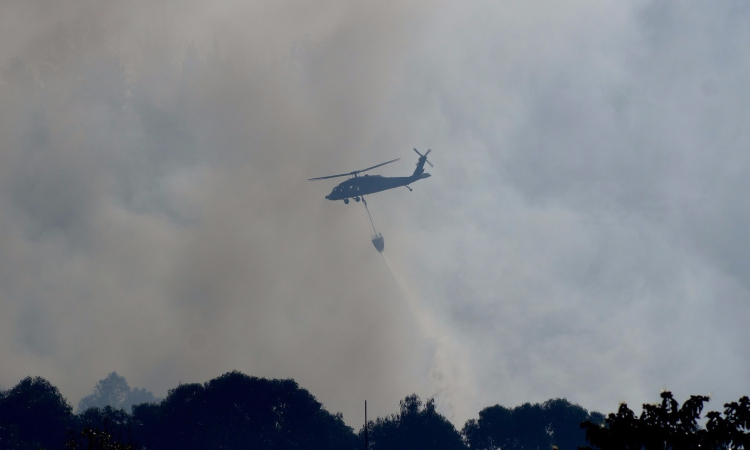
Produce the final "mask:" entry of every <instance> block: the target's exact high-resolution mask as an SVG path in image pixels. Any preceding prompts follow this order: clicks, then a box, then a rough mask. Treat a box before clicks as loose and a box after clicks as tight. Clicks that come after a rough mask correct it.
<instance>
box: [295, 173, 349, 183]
mask: <svg viewBox="0 0 750 450" xmlns="http://www.w3.org/2000/svg"><path fill="white" fill-rule="evenodd" d="M355 173H356V172H349V173H340V174H338V175H328V176H327V177H317V178H308V179H307V181H313V180H327V179H328V178H338V177H348V176H351V175H354V174H355Z"/></svg>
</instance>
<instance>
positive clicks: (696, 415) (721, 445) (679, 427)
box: [581, 391, 750, 450]
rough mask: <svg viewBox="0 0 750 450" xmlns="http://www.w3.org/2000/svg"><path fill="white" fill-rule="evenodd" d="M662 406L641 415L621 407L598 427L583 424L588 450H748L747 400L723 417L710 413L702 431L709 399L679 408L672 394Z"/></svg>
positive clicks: (665, 396) (749, 408)
mask: <svg viewBox="0 0 750 450" xmlns="http://www.w3.org/2000/svg"><path fill="white" fill-rule="evenodd" d="M661 399H662V401H661V403H657V404H653V405H649V404H645V405H643V411H642V412H641V415H640V416H638V417H636V415H635V413H634V412H633V411H631V410H630V408H628V405H626V404H624V403H623V404H622V405H620V408H619V409H618V411H617V413H612V414H609V415H608V416H607V420H606V423H605V424H604V425H599V424H595V423H591V422H584V423H583V424H581V428H583V429H584V430H586V439H587V440H588V442H589V445H590V447H587V448H589V449H591V448H596V449H601V450H610V449H611V450H629V449H638V450H640V449H646V450H650V449H660V450H662V449H696V450H697V449H701V450H704V449H728V448H732V449H750V434H748V431H750V399H748V397H742V398H741V399H740V400H739V401H738V402H731V403H727V404H725V405H724V413H723V414H722V413H718V412H709V413H708V414H706V416H705V417H706V418H707V419H708V420H707V422H706V426H705V428H704V427H702V426H701V423H700V421H701V412H702V411H703V405H704V403H706V402H708V400H709V399H708V397H706V396H702V395H693V396H691V397H690V398H689V399H688V400H687V401H686V402H685V403H683V404H682V406H680V405H679V403H678V402H677V401H676V400H675V399H674V398H673V397H672V393H671V392H668V391H667V392H662V394H661Z"/></svg>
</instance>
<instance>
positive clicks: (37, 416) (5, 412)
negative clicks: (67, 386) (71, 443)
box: [0, 377, 73, 449]
mask: <svg viewBox="0 0 750 450" xmlns="http://www.w3.org/2000/svg"><path fill="white" fill-rule="evenodd" d="M72 412H73V409H72V408H71V406H70V405H69V404H68V402H67V401H66V400H65V398H64V397H63V396H62V395H61V394H60V391H59V390H58V389H57V388H56V387H54V386H52V384H50V382H49V381H47V380H45V379H44V378H41V377H34V378H32V377H26V378H24V379H23V380H21V382H20V383H18V384H17V385H16V386H15V387H13V388H12V389H10V390H8V391H5V392H2V393H0V448H2V449H27V448H28V449H37V448H62V446H63V445H64V443H65V439H66V433H67V430H68V429H69V428H70V427H71V426H72V424H73V416H72Z"/></svg>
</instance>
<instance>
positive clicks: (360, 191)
mask: <svg viewBox="0 0 750 450" xmlns="http://www.w3.org/2000/svg"><path fill="white" fill-rule="evenodd" d="M430 176H431V175H430V174H429V173H419V174H416V173H415V174H414V175H412V176H410V177H384V176H382V175H364V176H358V177H353V178H349V179H348V180H346V181H344V182H342V183H340V184H339V185H338V186H336V187H335V188H333V190H332V191H331V193H330V194H328V195H326V198H327V199H328V200H344V199H348V198H357V197H362V196H363V195H369V194H374V193H376V192H381V191H385V190H388V189H394V188H397V187H401V186H407V187H408V186H409V185H410V184H411V183H413V182H415V181H418V180H421V179H424V178H429V177H430Z"/></svg>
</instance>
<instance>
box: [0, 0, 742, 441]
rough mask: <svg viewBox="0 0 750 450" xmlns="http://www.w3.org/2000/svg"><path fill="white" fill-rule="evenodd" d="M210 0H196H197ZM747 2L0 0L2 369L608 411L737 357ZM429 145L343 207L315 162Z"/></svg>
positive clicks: (380, 399) (73, 383)
mask: <svg viewBox="0 0 750 450" xmlns="http://www.w3.org/2000/svg"><path fill="white" fill-rule="evenodd" d="M209 3H210V6H209ZM747 23H750V5H749V4H748V3H747V2H744V1H739V0H735V1H732V0H719V1H715V2H710V3H707V2H697V1H685V2H667V1H645V0H642V1H631V2H623V1H601V0H597V1H593V0H589V1H584V0H579V1H571V2H563V3H561V2H554V1H541V0H540V1H528V0H508V1H502V2H497V1H476V2H469V3H467V2H448V1H443V2H439V1H429V2H428V1H424V2H418V1H412V2H401V1H381V2H362V1H339V0H329V1H323V0H321V1H303V0H297V1H293V0H288V1H270V0H269V1H253V2H247V1H239V0H236V1H230V0H226V1H218V2H208V3H207V2H201V1H171V0H163V1H145V0H142V1H132V2H117V1H107V0H64V1H51V0H46V1H45V0H37V1H25V0H8V1H5V2H3V3H2V5H1V6H0V40H1V41H2V42H3V46H2V47H1V48H0V66H2V82H0V361H2V364H0V385H2V386H5V387H10V386H13V385H14V384H15V383H17V382H18V380H20V379H21V378H22V377H24V376H26V375H41V376H44V377H46V378H48V379H49V380H50V381H51V382H52V383H53V384H55V385H56V386H58V387H59V388H60V389H61V391H62V393H63V394H64V395H65V396H66V397H67V398H68V399H69V400H70V401H71V403H72V404H76V403H77V402H78V400H79V399H80V398H81V397H82V396H84V395H87V394H89V393H91V391H92V390H93V387H94V385H95V384H96V382H97V381H98V380H99V379H102V378H104V377H105V376H106V375H107V374H108V373H110V372H112V371H117V372H118V373H119V374H121V375H123V376H125V377H126V378H127V380H128V382H129V383H130V385H131V386H137V387H143V388H147V389H149V390H151V391H153V392H154V393H155V394H156V395H159V396H164V395H166V391H167V389H169V388H172V387H175V386H176V385H177V384H178V383H180V382H203V381H207V380H208V379H210V378H213V377H215V376H218V375H220V374H222V373H224V372H226V371H229V370H233V369H236V370H240V371H242V372H245V373H247V374H250V375H256V376H265V377H276V378H294V379H295V380H297V381H298V382H299V383H300V385H302V386H303V387H305V388H307V389H308V390H310V391H311V393H312V394H313V395H315V396H316V397H317V398H318V399H319V400H320V401H321V402H322V403H323V404H324V405H325V406H326V407H327V408H328V409H329V410H331V411H334V412H335V411H341V412H343V413H344V419H345V420H346V421H347V423H349V424H350V425H352V426H355V427H359V424H360V423H361V422H362V420H363V417H362V411H361V410H362V405H363V402H364V400H365V399H366V400H368V403H369V405H370V407H371V411H370V413H371V415H373V416H375V415H383V414H388V413H392V412H395V411H396V410H397V408H398V401H399V399H403V397H404V396H406V395H408V394H411V393H413V392H415V393H417V394H419V395H421V396H422V397H428V396H433V395H434V396H436V399H437V402H438V405H439V408H440V410H441V411H442V412H443V413H444V414H446V415H447V416H448V417H449V418H450V419H451V420H452V421H454V423H456V424H457V425H458V426H459V427H460V426H461V425H462V424H463V422H464V421H465V420H466V419H468V418H470V417H474V416H476V414H477V413H478V411H479V410H480V409H481V408H483V407H486V406H489V405H493V404H496V403H500V404H503V405H506V406H514V405H517V404H519V403H523V402H526V401H531V402H538V401H544V400H547V399H549V398H554V397H566V398H568V399H569V400H571V401H573V402H576V403H579V404H581V405H582V406H584V407H586V408H589V409H597V410H599V411H602V412H610V411H613V410H615V409H616V408H617V405H618V403H619V402H621V401H627V402H628V403H629V404H630V405H631V407H636V408H637V407H638V406H639V405H640V404H641V403H642V402H645V401H649V402H650V401H655V400H657V399H658V394H659V392H660V391H661V390H662V389H670V390H672V391H674V392H675V394H676V396H677V398H678V399H681V400H682V399H685V398H686V397H687V396H688V395H690V394H704V393H710V394H712V395H713V398H714V400H712V401H711V403H710V404H709V406H710V407H711V408H714V409H718V408H721V405H722V403H723V402H725V401H729V400H736V399H737V398H738V397H740V396H741V395H747V394H749V393H750V392H748V382H747V380H748V379H750V347H748V345H747V342H748V341H750V327H748V326H747V324H748V318H749V317H750V303H749V302H750V234H749V233H748V223H749V219H750V200H748V197H747V192H748V191H749V190H750V179H749V178H748V176H747V175H748V173H749V172H750V153H749V152H748V149H750V78H748V76H747V75H748V73H750V53H748V51H747V49H748V48H750V29H748V27H747V26H746V24H747ZM412 147H417V148H419V149H420V150H422V151H424V150H426V149H427V148H432V149H433V153H431V154H430V160H431V161H432V162H433V163H434V164H435V168H434V169H429V171H430V172H431V173H432V174H433V177H432V178H430V179H427V180H423V181H420V182H419V183H415V184H414V185H413V188H414V192H409V191H407V190H406V189H398V190H395V191H389V192H385V193H381V194H377V195H373V196H371V197H370V199H369V204H370V207H371V212H372V213H373V219H374V221H375V225H376V226H377V227H378V231H381V232H382V233H383V235H384V236H385V244H386V250H385V253H384V256H385V258H381V256H380V255H379V254H378V253H377V252H376V251H375V249H374V248H373V246H372V244H371V243H370V240H369V237H370V232H371V229H370V225H369V221H368V219H367V215H366V212H365V210H364V208H363V207H362V206H361V204H349V205H344V204H343V203H341V202H336V203H334V202H329V201H327V200H325V199H324V196H325V195H326V194H327V193H328V192H330V190H331V189H332V188H333V186H335V184H336V183H337V180H326V181H316V182H308V181H307V179H308V178H310V177H315V176H322V175H328V174H331V173H341V172H346V171H349V170H354V169H357V168H362V167H367V166H371V165H374V164H377V163H380V162H383V161H385V160H388V159H392V158H401V161H400V162H398V163H396V164H392V165H389V166H387V167H383V168H382V169H378V170H377V171H376V172H377V173H382V174H385V175H405V174H409V173H411V172H412V170H413V168H414V166H413V164H414V163H415V162H416V155H415V154H414V153H413V152H412V151H411V148H412Z"/></svg>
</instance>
